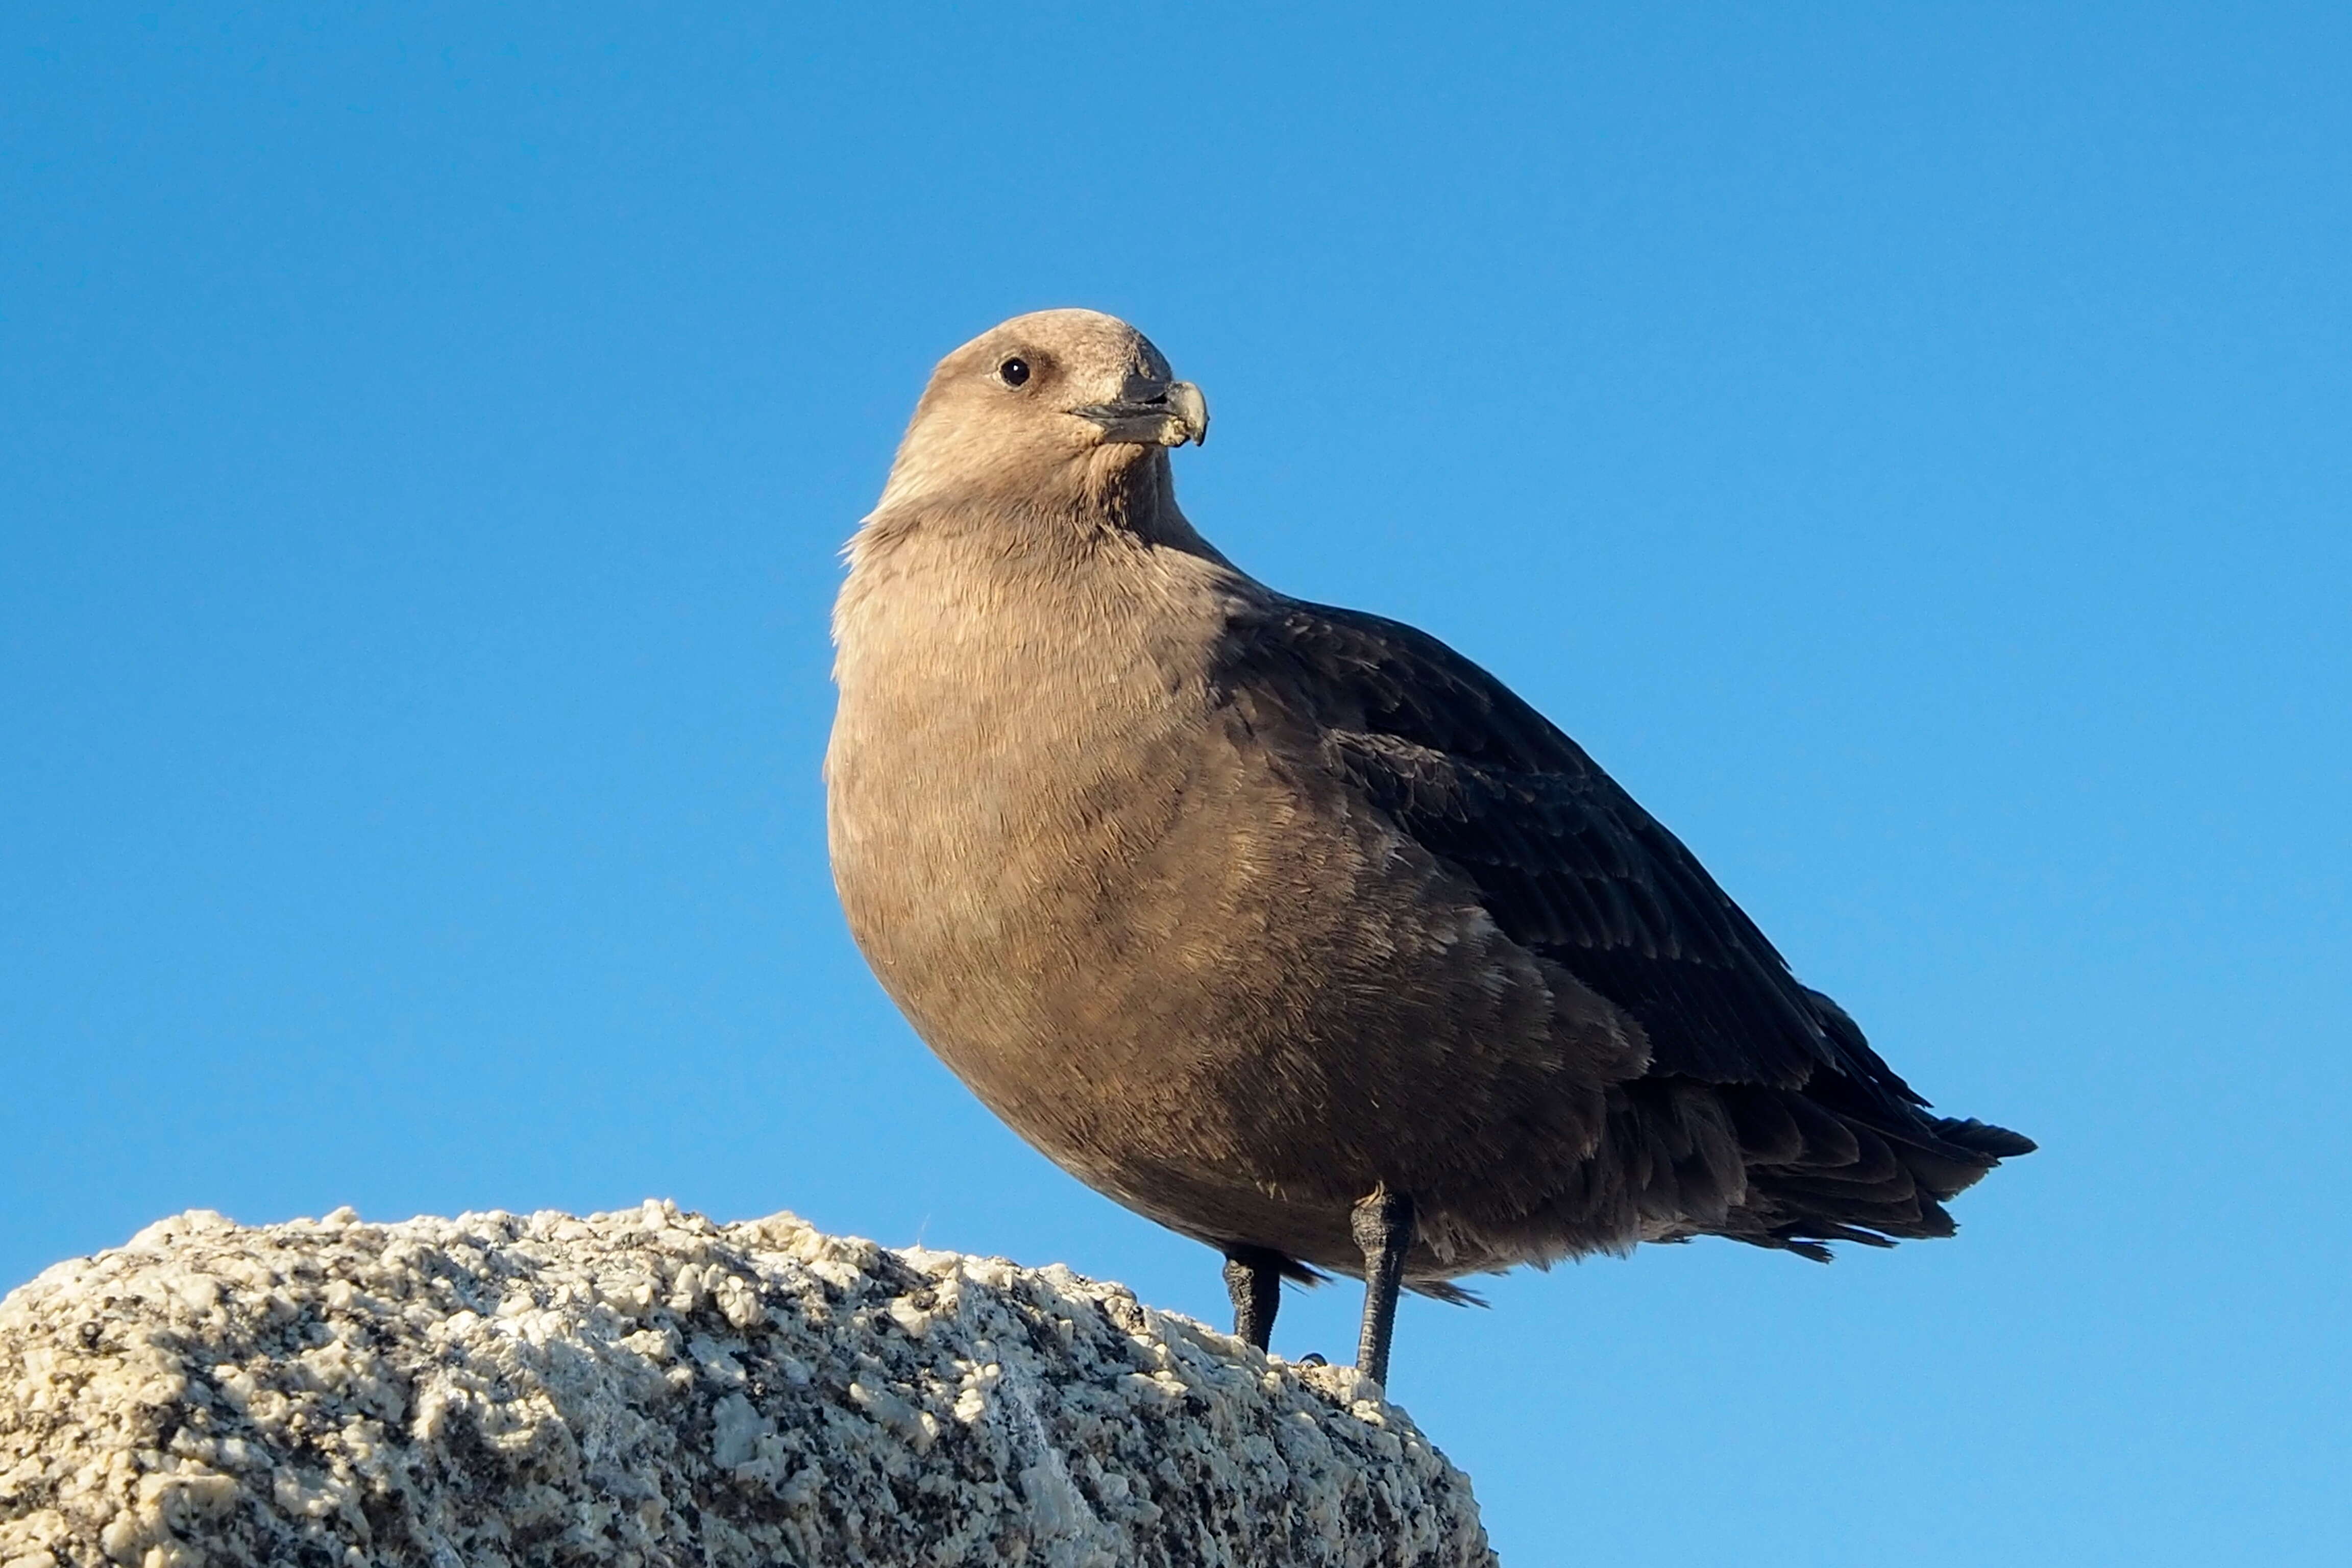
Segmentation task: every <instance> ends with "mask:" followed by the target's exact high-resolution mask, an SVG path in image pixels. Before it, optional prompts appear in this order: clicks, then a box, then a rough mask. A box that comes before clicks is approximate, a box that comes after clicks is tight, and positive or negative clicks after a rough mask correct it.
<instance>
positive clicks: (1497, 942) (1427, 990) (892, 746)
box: [828, 705, 1639, 1277]
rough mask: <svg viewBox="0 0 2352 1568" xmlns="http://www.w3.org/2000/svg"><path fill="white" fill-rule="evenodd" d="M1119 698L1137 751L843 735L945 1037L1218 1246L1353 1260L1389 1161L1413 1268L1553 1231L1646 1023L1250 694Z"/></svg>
mask: <svg viewBox="0 0 2352 1568" xmlns="http://www.w3.org/2000/svg"><path fill="white" fill-rule="evenodd" d="M1061 711H1062V712H1063V713H1064V714H1065V717H1066V713H1067V707H1066V706H1065V707H1064V708H1063V709H1062V710H1061ZM1115 721H1116V723H1117V725H1118V751H1117V753H1116V754H1117V755H1118V756H1119V757H1120V758H1121V759H1123V762H1124V763H1125V766H1124V767H1123V769H1122V771H1121V773H1119V774H1118V775H1117V776H1109V775H1103V774H1099V773H1090V772H1089V771H1088V769H1087V765H1086V759H1087V756H1088V754H1089V752H1090V751H1092V750H1093V748H1092V747H1090V746H1089V745H1087V744H1086V743H1084V742H1076V743H1063V744H1057V745H1055V746H1051V747H1041V746H1030V747H1025V748H1024V746H1022V745H1020V744H1018V743H1017V742H1014V741H1013V740H1012V739H1011V738H1010V737H1008V736H1007V734H1006V733H1005V732H1003V731H999V732H998V733H997V734H996V735H995V736H994V737H992V739H991V740H989V741H987V742H975V741H974V740H973V739H972V738H971V737H965V738H964V739H963V740H962V741H961V742H959V741H957V740H955V739H954V738H952V737H949V736H945V735H940V734H939V733H937V732H932V733H929V735H924V734H921V733H919V732H915V731H908V730H904V729H900V730H897V731H892V739H891V741H890V742H888V743H887V744H885V745H882V746H878V747H867V746H865V745H861V744H859V743H857V742H856V740H855V739H853V740H852V742H850V743H849V744H846V745H845V743H844V741H843V739H842V736H841V735H840V734H839V733H838V732H837V734H836V741H835V754H834V756H833V758H832V759H831V760H830V761H829V764H828V765H829V770H830V773H831V774H832V806H833V821H832V834H833V847H834V856H835V875H836V879H837V880H838V881H839V884H840V888H841V892H842V898H843V902H844V905H845V909H846V910H848V913H849V920H850V925H851V929H852V931H853V932H854V933H855V934H856V939H857V941H858V943H859V945H860V947H861V948H862V949H863V950H864V952H866V956H867V958H868V959H869V961H870V962H871V963H873V966H874V968H875V971H876V973H877V975H878V976H879V977H880V978H881V980H882V982H883V984H884V985H885V987H886V988H887V990H888V991H889V992H890V994H891V995H892V996H893V998H894V999H895V1000H896V1001H897V1002H898V1005H899V1006H900V1007H901V1008H902V1010H903V1011H904V1012H905V1013H906V1014H907V1016H908V1018H909V1020H910V1021H912V1023H913V1024H914V1026H915V1027H916V1029H917V1031H918V1033H919V1034H920V1035H921V1036H922V1037H923V1038H924V1040H925V1041H926V1042H927V1043H928V1044H929V1046H930V1047H932V1049H933V1050H934V1051H935V1052H936V1053H937V1054H938V1055H939V1056H940V1058H941V1059H942V1060H944V1061H945V1062H946V1063H947V1064H948V1066H949V1067H950V1068H951V1069H953V1070H954V1071H955V1072H956V1074H957V1075H958V1076H959V1077H960V1078H961V1079H963V1081H964V1082H965V1083H966V1084H967V1085H968V1086H970V1087H971V1089H972V1090H973V1091H974V1092H975V1093H976V1094H978V1095H979V1097H980V1098H981V1099H982V1100H983V1101H984V1102H985V1103H986V1104H987V1105H988V1106H989V1107H990V1108H991V1109H992V1110H994V1111H995V1112H996V1113H997V1114H998V1115H999V1116H1000V1117H1002V1118H1003V1120H1004V1121H1006V1122H1007V1123H1008V1124H1009V1125H1011V1126H1012V1127H1013V1129H1014V1130H1015V1131H1018V1132H1020V1133H1021V1134H1022V1135H1023V1136H1024V1138H1025V1139H1027V1140H1028V1141H1029V1142H1031V1143H1033V1144H1034V1145H1035V1146H1036V1147H1037V1148H1038V1149H1040V1150H1041V1151H1042V1152H1045V1154H1046V1155H1047V1156H1048V1157H1049V1158H1052V1159H1053V1160H1055V1162H1056V1163H1059V1164H1060V1165H1062V1166H1063V1167H1064V1168H1065V1169H1066V1170H1068V1171H1070V1172H1071V1173H1073V1174H1075V1175H1076V1176H1077V1177H1079V1178H1080V1179H1081V1180H1083V1181H1085V1182H1087V1184H1089V1185H1092V1186H1094V1187H1096V1188H1097V1190H1099V1191H1102V1192H1104V1193H1105V1194H1108V1195H1109V1196H1111V1197H1113V1198H1114V1199H1116V1200H1118V1202H1120V1203H1122V1204H1124V1205H1127V1206H1129V1207H1130V1208H1133V1209H1135V1210H1137V1211H1138V1212H1139V1213H1141V1214H1144V1215H1147V1216H1149V1217H1150V1218H1152V1219H1154V1220H1157V1221H1159V1222H1160V1223H1161V1224H1164V1225H1167V1226H1171V1228H1174V1229H1177V1230H1179V1231H1181V1232H1183V1233H1185V1234H1187V1235H1191V1236H1193V1237H1198V1238H1200V1239H1202V1240H1204V1241H1208V1242H1210V1243H1212V1244H1213V1245H1231V1244H1234V1243H1248V1244H1251V1245H1255V1246H1260V1247H1271V1248H1274V1249H1276V1250H1278V1251H1281V1252H1284V1253H1286V1255H1288V1256H1291V1257H1294V1258H1300V1259H1301V1260H1303V1261H1307V1262H1309V1263H1315V1264H1318V1265H1322V1266H1325V1267H1332V1268H1349V1267H1350V1266H1351V1265H1352V1263H1353V1260H1354V1259H1355V1258H1356V1256H1357V1254H1356V1251H1355V1247H1354V1244H1353V1242H1352V1240H1351V1239H1350V1237H1349V1232H1348V1210H1349V1205H1352V1203H1353V1202H1354V1201H1355V1200H1356V1199H1358V1198H1360V1197H1362V1196H1363V1195H1365V1194H1368V1193H1369V1192H1370V1191H1371V1190H1372V1188H1373V1187H1374V1186H1375V1185H1377V1184H1382V1183H1386V1184H1388V1185H1390V1186H1391V1188H1395V1189H1401V1190H1405V1191H1410V1192H1412V1194H1414V1197H1415V1200H1416V1202H1417V1203H1418V1204H1419V1205H1421V1206H1422V1209H1423V1215H1424V1232H1425V1235H1426V1236H1427V1237H1428V1238H1429V1239H1428V1242H1427V1244H1426V1245H1424V1247H1423V1248H1422V1250H1421V1252H1420V1253H1419V1254H1418V1255H1417V1256H1416V1259H1415V1268H1414V1272H1415V1273H1416V1274H1419V1275H1422V1276H1424V1277H1433V1276H1443V1275H1446V1274H1451V1273H1457V1272H1464V1271H1467V1270H1468V1269H1471V1268H1492V1267H1496V1266H1499V1265H1500V1264H1503V1263H1507V1262H1512V1261H1517V1260H1520V1259H1521V1258H1526V1257H1532V1256H1540V1255H1541V1254H1542V1253H1543V1252H1544V1251H1545V1250H1546V1244H1545V1243H1544V1242H1543V1241H1542V1240H1541V1239H1540V1238H1538V1239H1537V1240H1534V1241H1530V1240H1528V1239H1527V1238H1526V1237H1522V1236H1520V1235H1518V1231H1519V1230H1523V1229H1524V1228H1525V1227H1524V1226H1517V1227H1515V1226H1513V1224H1512V1223H1511V1216H1513V1215H1519V1216H1524V1215H1528V1214H1529V1213H1531V1212H1533V1211H1534V1210H1536V1209H1538V1208H1539V1207H1540V1206H1541V1205H1542V1204H1543V1203H1544V1202H1545V1201H1546V1196H1547V1194H1549V1192H1550V1191H1552V1190H1554V1189H1555V1188H1556V1186H1557V1184H1558V1180H1559V1168H1560V1166H1561V1165H1562V1164H1563V1163H1573V1162H1574V1161H1575V1160H1576V1159H1578V1158H1580V1157H1581V1155H1582V1154H1583V1153H1584V1152H1589V1150H1590V1149H1591V1145H1592V1143H1593V1142H1594V1140H1595V1138H1596V1137H1597V1136H1598V1128H1599V1125H1600V1122H1601V1118H1602V1116H1603V1100H1604V1094H1603V1086H1604V1084H1605V1082H1606V1081H1607V1080H1608V1079H1611V1078H1612V1077H1619V1076H1624V1075H1625V1074H1627V1073H1629V1072H1633V1071H1638V1070H1639V1066H1638V1056H1639V1047H1638V1045H1637V1044H1636V1045H1633V1046H1630V1047H1629V1046H1628V1044H1627V1042H1626V1040H1625V1038H1624V1036H1623V1033H1622V1029H1620V1028H1619V1027H1618V1026H1617V1024H1616V1021H1615V1020H1614V1019H1613V1016H1607V1015H1608V1014H1609V1010H1608V1009H1606V1005H1605V1004H1601V1002H1600V1001H1599V999H1598V998H1595V997H1592V996H1591V994H1590V993H1586V992H1583V991H1582V989H1581V987H1578V986H1575V984H1574V982H1572V981H1570V980H1569V979H1568V977H1567V976H1565V974H1562V973H1557V972H1548V971H1547V970H1546V968H1545V967H1544V966H1542V965H1540V964H1539V963H1538V962H1537V961H1535V960H1534V959H1533V958H1531V957H1530V956H1529V955H1528V953H1526V952H1524V951H1523V950H1521V949H1519V948H1517V946H1516V945H1515V944H1513V943H1511V942H1508V941H1507V939H1506V938H1504V937H1503V935H1502V933H1501V932H1500V931H1497V930H1496V928H1495V926H1494V923H1493V921H1491V920H1490V919H1489V918H1488V917H1487V916H1486V912H1485V911H1484V910H1483V909H1482V908H1480V907H1479V905H1478V903H1477V901H1476V900H1475V898H1474V897H1472V896H1470V895H1469V893H1468V892H1467V891H1466V889H1457V888H1454V887H1453V886H1451V885H1450V879H1449V878H1448V876H1447V874H1446V873H1445V872H1444V870H1443V868H1439V867H1437V866H1436V865H1434V863H1433V862H1431V861H1430V860H1429V859H1428V858H1427V857H1426V856H1425V855H1420V854H1419V853H1418V852H1417V851H1415V850H1412V847H1410V846H1407V845H1404V844H1403V843H1402V842H1401V841H1400V840H1399V839H1398V838H1397V837H1396V836H1395V835H1394V834H1393V833H1392V832H1391V830H1390V829H1389V828H1388V827H1387V826H1385V825H1384V824H1383V823H1381V821H1380V820H1378V819H1377V818H1376V817H1374V816H1371V815H1370V814H1369V813H1368V812H1363V811H1360V810H1357V809H1353V808H1351V806H1350V804H1349V801H1348V800H1347V799H1346V797H1345V796H1344V795H1342V794H1341V793H1340V792H1339V791H1338V790H1337V789H1336V788H1333V787H1330V786H1329V785H1328V782H1327V781H1325V780H1323V779H1321V778H1320V777H1318V775H1317V774H1316V773H1315V772H1314V771H1313V770H1312V769H1311V768H1308V767H1304V766H1300V765H1295V764H1294V763H1292V762H1291V761H1289V760H1286V759H1285V758H1284V757H1283V756H1282V755H1281V754H1280V753H1279V752H1274V751H1271V750H1269V749H1267V748H1266V747H1265V746H1263V745H1261V744H1255V743H1252V742H1251V738H1249V737H1246V736H1243V735H1238V734H1236V733H1234V732H1233V731H1232V729H1231V722H1232V721H1231V716H1230V715H1225V714H1221V713H1219V712H1217V711H1215V710H1213V709H1211V708H1209V707H1207V706H1206V705H1203V706H1202V707H1199V708H1196V709H1194V710H1192V711H1189V712H1186V711H1178V712H1169V713H1160V714H1158V715H1155V716H1153V717H1152V719H1151V721H1148V722H1146V721H1139V717H1138V715H1137V714H1135V713H1134V712H1131V711H1130V712H1126V713H1123V714H1119V715H1117V716H1115ZM916 778H923V779H928V780H929V781H930V782H929V784H928V785H927V786H926V787H925V789H924V790H923V792H922V793H923V796H924V798H923V799H922V801H921V802H920V804H919V805H915V804H913V803H910V801H909V800H908V781H909V780H910V779H916ZM1506 1237H1508V1239H1506ZM1549 1250H1550V1251H1551V1252H1552V1253H1553V1254H1555V1255H1556V1254H1557V1253H1558V1252H1559V1251H1560V1250H1564V1248H1561V1247H1558V1246H1551V1247H1549Z"/></svg>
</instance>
